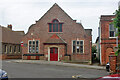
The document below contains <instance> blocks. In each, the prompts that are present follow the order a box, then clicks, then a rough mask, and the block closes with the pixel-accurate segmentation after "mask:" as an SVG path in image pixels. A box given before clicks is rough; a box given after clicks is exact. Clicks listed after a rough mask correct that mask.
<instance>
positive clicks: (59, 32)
mask: <svg viewBox="0 0 120 80" xmlns="http://www.w3.org/2000/svg"><path fill="white" fill-rule="evenodd" d="M48 33H50V34H54V33H59V34H62V33H63V32H48Z"/></svg>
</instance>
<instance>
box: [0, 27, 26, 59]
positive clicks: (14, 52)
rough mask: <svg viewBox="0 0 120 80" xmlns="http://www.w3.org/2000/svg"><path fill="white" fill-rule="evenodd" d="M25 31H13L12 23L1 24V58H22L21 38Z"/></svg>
mask: <svg viewBox="0 0 120 80" xmlns="http://www.w3.org/2000/svg"><path fill="white" fill-rule="evenodd" d="M23 35H24V31H13V30H12V25H8V27H3V26H0V58H2V59H18V58H22V50H21V39H22V37H23Z"/></svg>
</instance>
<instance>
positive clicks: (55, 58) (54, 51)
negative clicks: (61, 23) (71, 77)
mask: <svg viewBox="0 0 120 80" xmlns="http://www.w3.org/2000/svg"><path fill="white" fill-rule="evenodd" d="M50 61H58V48H56V47H52V48H50Z"/></svg>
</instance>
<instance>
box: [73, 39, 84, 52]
mask: <svg viewBox="0 0 120 80" xmlns="http://www.w3.org/2000/svg"><path fill="white" fill-rule="evenodd" d="M73 41H76V46H77V41H79V42H80V41H83V53H84V40H72V53H73ZM79 45H80V43H79ZM75 53H79V54H83V53H80V51H79V52H77V48H76V50H75ZM73 54H74V53H73Z"/></svg>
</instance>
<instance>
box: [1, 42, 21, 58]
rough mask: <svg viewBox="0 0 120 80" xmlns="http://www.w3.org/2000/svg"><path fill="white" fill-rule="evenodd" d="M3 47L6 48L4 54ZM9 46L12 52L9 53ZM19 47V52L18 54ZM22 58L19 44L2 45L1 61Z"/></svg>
mask: <svg viewBox="0 0 120 80" xmlns="http://www.w3.org/2000/svg"><path fill="white" fill-rule="evenodd" d="M5 45H6V46H7V52H5ZM10 46H11V48H12V51H11V52H10ZM15 46H16V52H14V47H15ZM19 46H20V52H19ZM21 58H22V49H21V45H20V44H10V43H2V59H21Z"/></svg>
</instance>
